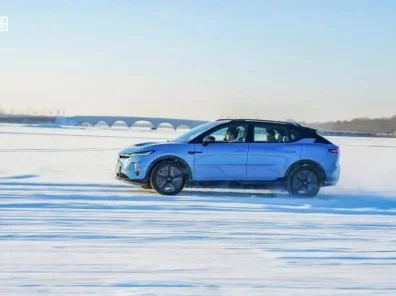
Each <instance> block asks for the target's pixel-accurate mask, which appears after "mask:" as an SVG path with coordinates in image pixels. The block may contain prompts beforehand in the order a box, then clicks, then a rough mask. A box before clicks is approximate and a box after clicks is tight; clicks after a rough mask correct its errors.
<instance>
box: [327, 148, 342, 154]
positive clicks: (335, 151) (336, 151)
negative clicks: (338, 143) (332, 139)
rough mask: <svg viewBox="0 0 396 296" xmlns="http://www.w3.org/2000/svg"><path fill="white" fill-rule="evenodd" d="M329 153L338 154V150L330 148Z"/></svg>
mask: <svg viewBox="0 0 396 296" xmlns="http://www.w3.org/2000/svg"><path fill="white" fill-rule="evenodd" d="M329 152H330V153H336V154H337V153H340V149H338V148H331V149H329Z"/></svg>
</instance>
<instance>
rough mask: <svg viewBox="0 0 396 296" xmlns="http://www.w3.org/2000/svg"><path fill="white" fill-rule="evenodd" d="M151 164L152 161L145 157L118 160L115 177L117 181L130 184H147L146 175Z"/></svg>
mask: <svg viewBox="0 0 396 296" xmlns="http://www.w3.org/2000/svg"><path fill="white" fill-rule="evenodd" d="M145 158H147V157H145ZM149 163H150V160H149V159H144V157H130V158H118V160H117V164H116V166H115V177H116V179H117V180H120V181H125V182H128V183H140V184H142V183H147V180H146V175H147V170H148V167H149Z"/></svg>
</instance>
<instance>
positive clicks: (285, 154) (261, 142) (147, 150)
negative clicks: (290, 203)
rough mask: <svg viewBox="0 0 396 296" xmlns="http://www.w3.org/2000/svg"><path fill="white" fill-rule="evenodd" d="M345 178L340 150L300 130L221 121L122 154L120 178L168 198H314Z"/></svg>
mask: <svg viewBox="0 0 396 296" xmlns="http://www.w3.org/2000/svg"><path fill="white" fill-rule="evenodd" d="M339 176H340V166H339V147H338V146H337V145H334V144H333V143H331V142H330V141H328V140H327V139H325V138H324V137H322V136H320V135H319V134H318V133H317V132H316V131H315V130H314V129H310V128H307V127H303V126H301V125H298V124H294V123H288V122H280V121H269V120H250V119H235V120H232V119H219V120H217V121H213V122H208V123H205V124H203V125H200V126H198V127H196V128H193V129H191V130H189V131H187V132H186V133H184V134H182V135H181V136H179V137H177V138H176V139H174V140H171V141H168V142H164V143H153V142H149V143H140V144H136V145H133V146H130V147H128V148H126V149H124V150H122V151H121V152H120V153H119V157H118V161H117V165H116V178H117V179H119V180H122V181H125V182H128V183H132V184H137V185H140V186H141V187H143V188H146V189H150V188H153V189H155V190H156V191H157V192H158V193H160V194H163V195H176V194H178V193H179V192H181V191H182V190H183V188H185V187H206V188H207V187H209V188H215V187H220V188H252V189H260V188H284V189H286V190H287V191H288V192H289V193H290V194H292V195H295V196H307V197H313V196H315V195H317V193H318V192H319V190H320V188H321V187H323V186H332V185H336V184H337V182H338V179H339Z"/></svg>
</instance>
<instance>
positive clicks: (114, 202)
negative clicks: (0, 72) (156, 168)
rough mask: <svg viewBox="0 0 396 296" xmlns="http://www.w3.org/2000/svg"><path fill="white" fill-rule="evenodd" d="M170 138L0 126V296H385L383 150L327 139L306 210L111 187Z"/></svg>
mask: <svg viewBox="0 0 396 296" xmlns="http://www.w3.org/2000/svg"><path fill="white" fill-rule="evenodd" d="M177 133H178V132H174V131H164V130H163V131H159V130H158V131H147V130H146V131H142V130H138V129H133V130H127V129H121V128H120V129H99V128H55V127H54V126H47V127H46V126H42V127H34V126H15V125H0V295H172V296H173V295H200V296H201V295H246V296H247V295H249V296H250V295H395V294H396V182H395V180H396V179H395V178H396V139H366V138H333V139H332V140H333V141H334V142H336V143H337V144H339V145H340V146H341V166H342V178H341V181H340V183H339V185H338V186H337V187H334V188H326V189H323V190H322V192H321V194H320V195H319V196H318V197H316V198H313V199H296V198H291V197H289V196H287V195H284V194H274V193H271V192H266V191H249V192H241V191H232V192H227V191H215V190H186V191H184V192H182V193H181V194H180V195H178V196H176V197H164V196H158V195H157V194H155V193H154V192H150V191H148V192H146V191H142V190H140V189H138V188H134V187H133V186H128V185H126V184H123V183H119V182H117V181H116V180H114V176H113V174H114V171H113V170H114V165H115V161H116V158H117V152H118V150H119V149H121V148H123V147H125V146H127V145H130V144H133V143H136V142H140V141H146V140H162V139H168V138H173V137H174V136H175V135H176V134H177Z"/></svg>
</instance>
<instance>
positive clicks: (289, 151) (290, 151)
mask: <svg viewBox="0 0 396 296" xmlns="http://www.w3.org/2000/svg"><path fill="white" fill-rule="evenodd" d="M284 152H285V153H296V152H297V151H296V150H285V151H284Z"/></svg>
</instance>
